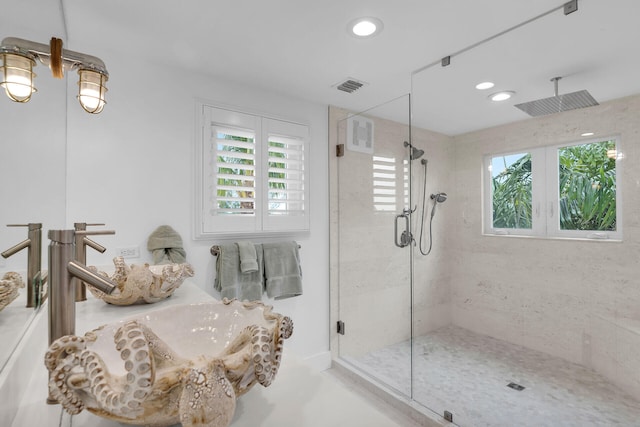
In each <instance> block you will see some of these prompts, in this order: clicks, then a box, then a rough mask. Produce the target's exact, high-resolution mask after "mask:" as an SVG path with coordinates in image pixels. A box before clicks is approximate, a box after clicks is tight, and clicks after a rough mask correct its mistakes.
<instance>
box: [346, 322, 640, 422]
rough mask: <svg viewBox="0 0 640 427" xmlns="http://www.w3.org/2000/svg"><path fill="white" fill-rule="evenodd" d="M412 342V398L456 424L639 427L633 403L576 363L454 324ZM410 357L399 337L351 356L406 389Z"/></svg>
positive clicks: (638, 413) (638, 409)
mask: <svg viewBox="0 0 640 427" xmlns="http://www.w3.org/2000/svg"><path fill="white" fill-rule="evenodd" d="M414 343H415V349H416V351H415V354H414V371H415V375H414V382H413V386H414V399H415V400H416V401H417V402H419V403H421V404H423V405H425V406H427V407H428V408H430V409H431V410H432V411H434V412H435V413H438V414H443V413H444V410H447V411H449V412H452V413H453V421H454V423H455V424H457V425H459V426H463V427H488V426H492V427H502V426H505V427H506V426H509V427H511V426H531V427H545V426H549V427H573V426H575V427H609V426H625V427H626V426H640V402H638V401H636V400H634V399H633V398H631V397H630V396H629V395H627V394H626V393H624V392H623V391H622V390H620V389H619V388H617V387H616V386H614V385H613V384H611V383H610V382H609V381H608V380H606V379H605V378H604V377H603V376H601V375H599V374H597V373H595V372H593V371H591V370H589V369H586V368H584V367H582V366H580V365H577V364H574V363H570V362H567V361H565V360H562V359H560V358H556V357H552V356H549V355H546V354H544V353H541V352H537V351H534V350H530V349H526V348H524V347H521V346H518V345H514V344H510V343H507V342H504V341H500V340H497V339H494V338H491V337H488V336H484V335H479V334H475V333H473V332H470V331H468V330H466V329H462V328H459V327H455V326H448V327H446V328H442V329H439V330H437V331H434V332H432V333H431V334H428V335H426V336H422V337H419V338H417V339H416V340H414ZM410 360H411V354H410V347H409V343H408V342H405V343H400V344H397V345H394V346H391V347H387V348H384V349H381V350H377V351H374V352H371V353H369V354H367V355H365V356H364V357H362V358H359V359H357V360H351V362H352V363H355V364H356V366H358V367H359V368H360V369H362V370H364V371H365V372H373V371H375V372H376V373H377V376H378V378H379V379H380V380H381V381H383V382H385V383H386V384H388V385H389V386H391V387H394V388H396V389H397V390H399V391H402V392H404V393H407V392H408V391H409V387H410V368H409V366H410V363H411V362H410ZM511 382H514V383H517V384H519V385H522V386H524V387H525V388H524V389H523V390H521V391H517V390H514V389H512V388H509V387H507V384H509V383H511Z"/></svg>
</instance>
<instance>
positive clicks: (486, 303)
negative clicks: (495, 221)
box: [329, 95, 640, 399]
mask: <svg viewBox="0 0 640 427" xmlns="http://www.w3.org/2000/svg"><path fill="white" fill-rule="evenodd" d="M346 115H347V112H346V111H343V110H340V109H336V108H333V107H332V108H330V114H329V116H330V125H329V135H330V144H331V148H330V153H331V155H330V157H331V158H330V180H331V182H330V193H331V319H332V324H335V321H336V320H338V317H339V315H340V316H342V317H343V318H344V317H345V316H347V317H348V316H353V317H354V318H355V317H358V316H364V317H363V318H366V319H370V322H369V323H368V324H367V325H366V327H365V326H363V327H362V328H360V330H358V331H352V332H354V333H357V338H352V339H350V341H345V340H344V339H343V340H342V341H341V342H340V343H341V345H342V346H343V347H342V350H343V351H342V352H341V354H342V355H344V354H351V353H353V354H360V353H362V352H366V351H368V350H372V349H375V348H379V347H382V346H384V345H388V344H392V343H393V342H399V341H402V340H404V339H407V338H409V337H408V336H407V333H408V332H409V331H407V330H406V328H404V327H403V328H401V329H400V330H398V331H396V332H397V333H396V334H389V333H385V334H380V333H379V332H380V331H381V330H384V329H385V328H386V329H387V330H388V329H389V325H390V324H391V325H393V324H401V325H406V322H407V316H408V315H409V313H408V306H407V304H408V300H409V295H408V294H407V291H406V288H405V287H404V286H395V285H397V283H399V282H398V281H400V280H402V281H404V280H406V275H407V274H408V273H407V272H405V271H400V272H398V271H396V272H395V273H393V274H391V273H392V272H394V269H395V267H394V264H393V263H394V257H395V255H386V256H385V255H383V254H382V253H380V250H379V247H380V246H378V243H376V240H375V239H378V238H380V239H390V238H391V237H390V235H392V231H393V230H392V229H391V231H381V229H378V228H376V227H377V226H379V224H380V223H377V222H376V221H378V219H379V218H375V217H374V216H372V217H371V218H362V217H361V218H357V219H356V218H351V220H353V223H352V226H353V231H354V232H355V234H354V236H356V235H357V236H362V235H363V233H367V232H366V230H370V232H369V234H370V235H371V236H368V238H370V239H371V240H367V241H366V242H364V241H362V242H361V244H360V245H352V247H353V253H344V251H345V248H346V247H350V245H343V246H342V247H341V250H342V253H341V254H340V255H341V257H342V258H343V259H351V260H352V261H353V260H356V259H359V258H358V257H361V256H364V257H365V258H366V257H374V258H375V260H376V262H375V263H373V264H372V265H374V266H375V267H374V268H358V265H359V263H358V262H354V263H352V264H351V265H350V266H349V267H348V271H349V275H351V277H352V278H354V282H357V283H360V286H357V287H351V288H349V284H348V282H345V283H343V286H342V289H340V297H341V298H345V299H344V300H343V301H342V311H341V312H340V307H339V302H338V294H339V292H338V291H339V289H338V268H339V264H340V263H339V262H338V252H339V251H338V240H339V239H338V237H339V236H338V234H337V229H338V227H337V225H338V218H339V216H338V206H339V203H338V199H337V185H338V181H337V174H336V171H337V167H338V164H337V162H338V161H339V160H337V158H336V157H335V151H334V146H335V144H336V143H337V141H339V138H344V136H339V132H338V127H339V126H338V124H339V122H340V120H341V119H343V118H345V117H346ZM382 123H383V122H380V123H376V126H377V128H378V127H380V126H383V124H382ZM386 126H389V127H394V126H398V124H393V123H390V122H387V123H386ZM397 129H402V128H401V127H399V128H397ZM585 131H593V132H596V136H603V137H606V136H610V135H619V136H620V138H621V148H622V151H623V153H624V156H625V158H624V160H623V161H622V165H621V171H622V175H621V177H619V181H618V182H619V183H620V186H619V189H620V191H622V197H623V202H622V209H623V211H622V213H623V221H622V223H623V227H624V239H623V241H622V242H607V241H585V240H558V239H537V238H514V237H505V236H483V235H482V187H481V182H482V159H483V156H484V155H485V154H488V153H501V152H505V151H514V150H520V149H528V148H533V147H538V146H545V145H554V144H560V143H563V142H567V143H570V142H574V141H579V140H580V139H581V136H580V134H581V133H583V132H585ZM402 132H404V130H401V134H402ZM412 133H413V142H414V144H415V145H416V146H417V147H418V148H421V149H424V150H425V158H427V159H428V179H427V197H428V195H429V194H431V193H435V192H440V191H444V192H446V193H448V196H449V197H448V200H447V201H446V202H445V203H444V204H442V205H439V206H438V208H437V209H438V211H437V213H436V215H435V218H434V233H433V237H434V248H433V251H432V253H431V254H430V255H429V256H427V257H422V256H420V255H419V253H418V251H417V248H416V250H415V251H414V253H415V255H414V260H415V278H414V290H413V303H414V325H413V327H414V334H415V335H421V334H424V333H426V332H428V331H430V330H433V329H436V328H438V327H440V326H444V325H446V324H449V323H453V324H455V325H457V326H461V327H464V328H467V329H470V330H472V331H475V332H478V333H482V334H486V335H489V336H492V337H495V338H498V339H502V340H505V341H509V342H512V343H516V344H520V345H523V346H525V347H528V348H531V349H535V350H539V351H543V352H545V353H549V354H551V355H554V356H559V357H562V358H564V359H566V360H569V361H572V362H576V363H580V364H582V365H584V366H586V367H590V368H593V369H595V370H596V371H598V372H600V373H602V374H603V375H605V376H606V377H608V378H609V379H611V380H612V381H614V382H615V383H616V384H617V385H619V386H620V387H621V388H623V389H624V390H626V391H627V392H629V393H630V394H632V395H633V396H635V397H636V398H638V399H640V358H638V357H637V354H640V274H639V273H640V269H639V267H638V260H640V191H639V190H640V95H638V96H633V97H628V98H623V99H619V100H615V101H610V102H606V103H603V104H602V105H600V106H597V107H592V108H588V109H582V110H575V111H570V112H565V113H561V114H556V115H553V116H546V117H541V118H537V119H530V120H524V121H521V122H517V123H512V124H509V125H504V126H499V127H494V128H490V129H484V130H481V131H476V132H472V133H468V134H465V135H459V136H455V137H448V136H445V135H439V134H436V133H433V132H430V131H426V130H420V129H413V130H412ZM399 135H400V134H399ZM399 135H398V137H399V138H402V137H401V136H399ZM377 143H381V144H384V143H390V144H393V146H394V147H396V148H397V147H401V140H400V141H399V140H398V139H397V138H395V137H394V138H390V139H388V140H386V141H379V142H377ZM397 149H400V148H397ZM398 155H401V153H400V154H398ZM351 172H352V173H354V174H357V172H358V170H357V169H353V170H351ZM355 176H357V175H354V177H355ZM342 178H344V177H342ZM364 178H366V176H365V177H364ZM353 179H356V178H353ZM357 179H362V178H357ZM421 191H422V168H421V166H416V167H415V168H414V182H413V193H414V196H417V195H418V194H419V193H421ZM415 200H416V201H418V200H419V198H418V197H416V198H415ZM430 206H431V205H429V207H430ZM418 211H419V209H418ZM342 218H347V219H349V218H350V217H349V215H348V212H347V215H345V212H343V213H342ZM414 220H415V217H414ZM390 221H392V219H388V220H385V222H389V223H391V222H390ZM344 225H345V224H343V228H342V230H349V229H350V227H346V228H345V227H344ZM427 225H428V221H427ZM357 227H360V230H356V228H357ZM340 237H341V238H350V237H348V233H347V235H342V236H340ZM385 241H386V240H385ZM343 264H344V263H343ZM343 268H344V265H343ZM380 274H389V277H388V279H386V283H387V285H386V286H383V287H382V288H381V289H375V288H374V287H371V286H368V284H370V283H373V280H374V278H377V277H379V275H380ZM393 277H395V278H397V281H396V282H394V281H393ZM394 287H395V290H396V291H397V293H396V294H395V295H392V294H391V293H390V292H393V289H394ZM356 323H357V322H356ZM352 324H354V323H353V322H352ZM387 332H388V331H387ZM331 338H332V341H331V348H332V352H333V355H334V357H338V356H339V354H338V335H337V334H336V333H335V331H334V332H333V333H332V337H331ZM391 338H393V339H391Z"/></svg>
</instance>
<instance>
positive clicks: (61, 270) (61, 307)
mask: <svg viewBox="0 0 640 427" xmlns="http://www.w3.org/2000/svg"><path fill="white" fill-rule="evenodd" d="M114 233H115V232H114V231H111V230H98V231H83V230H80V231H75V230H49V239H50V240H51V242H50V243H49V345H51V343H53V342H54V341H55V340H57V339H58V338H60V337H63V336H65V335H74V334H75V332H76V298H75V296H76V289H75V281H74V280H73V278H74V277H75V278H78V279H79V280H82V281H83V282H85V283H86V284H87V285H89V286H93V287H95V288H97V289H99V290H100V291H102V292H104V293H106V294H110V293H112V292H113V291H114V290H115V289H116V285H115V284H114V283H113V282H112V281H111V280H109V279H107V278H105V277H102V276H100V275H98V274H96V273H94V272H92V271H91V270H89V269H88V268H87V267H86V266H85V265H84V264H82V263H79V262H77V261H75V260H74V257H75V253H76V247H75V246H76V238H77V237H78V236H81V237H84V236H87V235H92V234H114Z"/></svg>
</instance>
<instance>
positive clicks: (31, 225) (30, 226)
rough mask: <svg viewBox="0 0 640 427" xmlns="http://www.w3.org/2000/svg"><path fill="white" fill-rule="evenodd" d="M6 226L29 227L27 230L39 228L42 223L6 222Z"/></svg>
mask: <svg viewBox="0 0 640 427" xmlns="http://www.w3.org/2000/svg"><path fill="white" fill-rule="evenodd" d="M7 227H29V230H39V229H41V228H42V223H41V222H30V223H29V224H7Z"/></svg>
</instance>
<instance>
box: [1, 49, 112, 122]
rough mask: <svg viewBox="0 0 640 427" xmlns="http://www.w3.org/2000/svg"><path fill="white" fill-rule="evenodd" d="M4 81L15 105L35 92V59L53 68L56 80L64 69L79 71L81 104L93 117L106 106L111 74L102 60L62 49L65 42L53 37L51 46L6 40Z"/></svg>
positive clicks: (3, 65)
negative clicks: (108, 81) (107, 85)
mask: <svg viewBox="0 0 640 427" xmlns="http://www.w3.org/2000/svg"><path fill="white" fill-rule="evenodd" d="M0 57H1V59H2V63H1V64H2V66H1V67H0V68H1V69H2V81H0V86H2V87H4V90H5V92H6V93H7V96H8V97H9V98H11V100H13V101H16V102H28V101H29V100H30V99H31V95H32V94H33V92H36V88H35V86H34V83H33V80H34V78H35V77H36V74H35V73H34V72H33V67H34V66H35V65H36V60H38V61H40V62H41V63H42V64H43V65H47V66H48V67H49V68H50V69H51V73H52V74H53V77H55V78H58V79H61V78H63V77H64V70H67V71H71V70H78V76H79V77H78V101H80V105H81V106H82V108H83V109H84V110H85V111H86V112H87V113H91V114H98V113H100V112H101V111H102V109H103V108H104V105H105V104H106V101H105V94H106V92H107V87H106V86H105V84H106V82H107V80H108V79H109V73H108V72H107V68H106V66H105V65H104V62H102V60H101V59H100V58H96V57H95V56H90V55H85V54H84V53H78V52H73V51H70V50H66V49H63V48H62V40H61V39H57V38H55V37H53V38H51V42H50V44H49V45H46V44H42V43H36V42H32V41H29V40H23V39H19V38H15V37H7V38H5V39H4V40H2V44H1V45H0Z"/></svg>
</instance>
